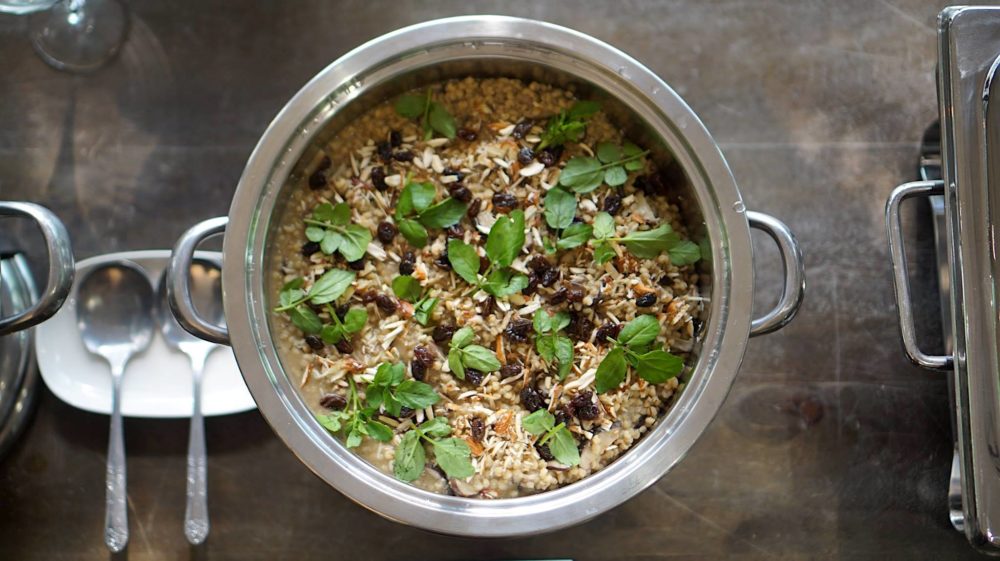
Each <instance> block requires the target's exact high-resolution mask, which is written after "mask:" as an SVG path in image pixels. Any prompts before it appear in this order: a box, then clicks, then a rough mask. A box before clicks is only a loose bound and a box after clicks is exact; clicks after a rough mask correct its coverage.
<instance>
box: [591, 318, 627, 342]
mask: <svg viewBox="0 0 1000 561" xmlns="http://www.w3.org/2000/svg"><path fill="white" fill-rule="evenodd" d="M621 331H622V324H620V323H611V322H610V321H609V322H607V323H605V324H604V325H602V326H600V327H598V328H597V333H594V343H596V344H598V345H605V344H607V342H608V339H609V338H610V339H617V338H618V334H619V333H621Z"/></svg>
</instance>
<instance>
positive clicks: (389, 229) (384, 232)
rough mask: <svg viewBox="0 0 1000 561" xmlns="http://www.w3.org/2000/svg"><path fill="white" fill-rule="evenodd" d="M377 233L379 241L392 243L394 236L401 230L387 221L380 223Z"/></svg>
mask: <svg viewBox="0 0 1000 561" xmlns="http://www.w3.org/2000/svg"><path fill="white" fill-rule="evenodd" d="M376 233H377V234H378V241H380V242H382V243H384V244H389V243H392V240H393V238H395V237H396V234H397V233H399V230H398V229H397V228H396V225H395V224H393V223H392V222H388V221H386V222H380V223H379V225H378V229H377V230H376Z"/></svg>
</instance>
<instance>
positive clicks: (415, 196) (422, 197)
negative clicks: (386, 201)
mask: <svg viewBox="0 0 1000 561" xmlns="http://www.w3.org/2000/svg"><path fill="white" fill-rule="evenodd" d="M435 195H437V189H436V188H435V187H434V184H433V183H412V182H411V183H407V184H406V186H405V187H403V190H402V192H400V193H399V201H397V202H396V220H401V219H402V218H403V217H405V216H408V215H409V214H410V213H412V212H421V211H423V210H425V209H426V208H427V207H429V206H431V203H433V202H434V196H435Z"/></svg>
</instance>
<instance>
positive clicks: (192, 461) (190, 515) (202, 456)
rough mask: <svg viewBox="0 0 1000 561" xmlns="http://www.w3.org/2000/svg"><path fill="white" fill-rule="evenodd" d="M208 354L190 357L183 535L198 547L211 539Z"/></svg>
mask: <svg viewBox="0 0 1000 561" xmlns="http://www.w3.org/2000/svg"><path fill="white" fill-rule="evenodd" d="M207 354H208V353H205V354H192V355H191V371H192V381H193V386H194V387H193V390H194V408H193V410H192V411H191V432H190V433H189V436H188V458H187V507H186V508H185V510H184V535H185V536H186V537H187V539H188V542H190V543H191V544H193V545H198V544H200V543H202V542H204V541H205V538H206V537H208V528H209V524H208V474H207V467H206V463H207V459H206V458H207V455H206V452H205V420H204V417H203V416H202V414H201V377H202V373H203V372H204V370H205V359H206V358H207Z"/></svg>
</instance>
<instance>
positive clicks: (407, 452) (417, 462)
mask: <svg viewBox="0 0 1000 561" xmlns="http://www.w3.org/2000/svg"><path fill="white" fill-rule="evenodd" d="M426 463H427V457H426V455H425V453H424V447H423V444H421V443H420V433H419V432H417V431H412V430H411V431H409V432H407V433H406V434H404V435H403V438H402V439H401V440H400V441H399V444H398V445H397V446H396V453H395V459H393V461H392V473H393V474H394V475H395V476H396V479H399V480H401V481H413V480H415V479H417V478H418V477H420V474H421V473H423V471H424V465H425V464H426Z"/></svg>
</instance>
